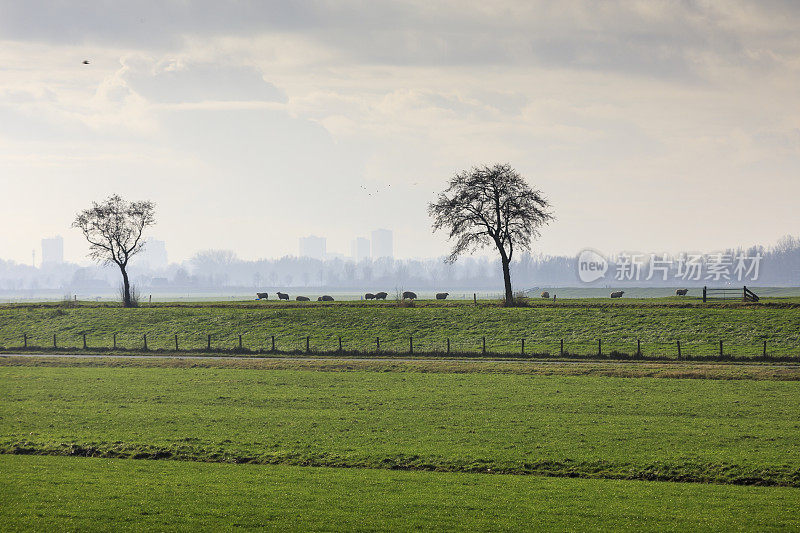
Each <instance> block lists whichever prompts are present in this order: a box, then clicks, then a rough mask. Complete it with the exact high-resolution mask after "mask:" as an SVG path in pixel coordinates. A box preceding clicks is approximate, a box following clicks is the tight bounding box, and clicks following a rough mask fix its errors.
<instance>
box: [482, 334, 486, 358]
mask: <svg viewBox="0 0 800 533" xmlns="http://www.w3.org/2000/svg"><path fill="white" fill-rule="evenodd" d="M483 355H486V337H483Z"/></svg>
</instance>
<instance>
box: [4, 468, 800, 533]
mask: <svg viewBox="0 0 800 533" xmlns="http://www.w3.org/2000/svg"><path fill="white" fill-rule="evenodd" d="M0 472H1V473H2V474H0V477H1V478H2V481H3V490H2V491H0V523H2V524H3V529H4V531H32V530H35V531H64V530H80V531H110V530H113V531H131V530H135V531H141V530H157V531H197V530H232V529H268V530H281V531H285V530H303V531H330V530H347V531H386V530H412V529H413V530H440V531H520V530H527V531H530V530H543V531H544V530H546V531H553V530H560V531H564V530H573V531H578V530H580V531H587V530H604V531H614V530H636V531H687V530H693V531H697V530H700V531H736V530H758V531H785V530H791V529H797V528H798V527H800V507H798V506H797V505H796V504H797V498H798V494H797V491H798V489H793V488H785V487H743V486H734V485H703V484H697V483H665V482H647V481H615V480H598V479H568V478H546V477H538V476H536V477H534V476H489V475H482V474H459V473H441V472H398V471H387V470H368V469H356V468H348V469H341V468H306V467H297V466H262V465H230V464H213V463H211V464H209V463H192V462H178V461H129V460H122V459H97V458H80V457H78V458H73V457H38V456H33V457H32V456H0Z"/></svg>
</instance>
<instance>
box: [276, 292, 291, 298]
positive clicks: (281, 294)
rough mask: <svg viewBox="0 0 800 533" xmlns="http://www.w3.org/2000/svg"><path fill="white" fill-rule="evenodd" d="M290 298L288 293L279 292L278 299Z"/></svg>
mask: <svg viewBox="0 0 800 533" xmlns="http://www.w3.org/2000/svg"><path fill="white" fill-rule="evenodd" d="M288 299H289V295H288V294H286V293H285V292H279V293H278V300H288Z"/></svg>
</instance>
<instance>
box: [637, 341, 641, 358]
mask: <svg viewBox="0 0 800 533" xmlns="http://www.w3.org/2000/svg"><path fill="white" fill-rule="evenodd" d="M641 356H642V339H636V357H641Z"/></svg>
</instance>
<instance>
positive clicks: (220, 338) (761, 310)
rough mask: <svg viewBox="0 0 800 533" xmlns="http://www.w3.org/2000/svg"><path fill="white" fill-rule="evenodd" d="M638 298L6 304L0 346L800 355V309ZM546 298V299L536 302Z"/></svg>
mask: <svg viewBox="0 0 800 533" xmlns="http://www.w3.org/2000/svg"><path fill="white" fill-rule="evenodd" d="M653 300H654V299H650V301H645V300H635V301H634V300H630V301H622V302H620V303H617V302H611V301H600V302H598V301H594V302H581V301H570V302H569V303H564V304H563V305H562V304H560V303H556V304H552V303H547V304H542V305H539V306H537V307H529V308H511V309H508V308H500V307H496V306H493V305H480V306H478V307H475V306H470V305H468V304H465V303H463V302H452V303H444V304H434V303H433V302H419V303H418V304H416V305H415V306H414V307H398V306H397V305H396V304H394V303H392V302H388V303H386V304H383V303H378V304H375V303H374V302H372V303H370V304H365V303H363V302H352V303H339V302H336V303H333V304H328V305H318V304H316V303H313V304H310V305H307V306H302V305H298V304H297V303H296V302H293V303H291V304H286V303H278V302H267V303H263V304H262V303H260V302H258V303H252V302H251V303H248V304H225V305H214V304H207V305H206V304H194V305H154V306H151V307H142V308H138V309H120V308H113V307H102V306H88V305H80V306H77V307H73V308H63V307H60V306H57V305H28V306H18V305H15V306H0V347H2V348H3V349H5V350H6V351H14V350H17V349H20V348H21V347H22V346H23V336H24V335H28V341H27V342H28V346H29V347H37V348H39V349H52V347H53V335H55V336H56V345H57V346H58V347H59V348H61V349H74V348H79V349H82V347H83V335H84V334H85V335H86V336H87V345H88V347H89V348H90V349H95V350H107V349H110V348H111V347H112V345H113V337H114V334H115V333H116V335H117V347H118V348H123V349H129V350H142V349H143V346H144V335H147V344H148V348H149V349H150V350H172V351H174V350H175V335H177V336H178V343H179V344H178V347H179V350H183V351H186V350H204V351H205V350H207V345H208V335H211V337H212V349H211V351H216V352H224V351H232V350H235V349H237V348H238V346H239V335H241V336H242V346H243V347H244V348H245V350H247V351H252V352H258V351H269V350H271V347H272V345H271V338H272V336H275V339H276V348H277V350H278V351H279V352H282V353H300V352H304V351H305V350H306V338H307V337H309V347H310V350H311V351H312V352H314V353H326V352H327V353H331V352H335V351H336V350H338V347H339V344H338V342H339V337H341V339H342V346H343V349H344V351H345V352H348V353H373V352H375V351H376V349H377V343H376V338H380V349H381V351H382V352H384V353H403V354H404V353H408V351H409V345H410V340H409V339H410V338H411V337H413V343H414V349H415V352H416V353H439V354H441V353H443V352H445V351H446V346H447V340H448V339H449V340H450V349H451V352H453V353H466V354H477V355H479V354H481V352H482V349H483V348H482V346H483V344H482V343H483V337H486V349H487V352H489V353H490V354H500V355H509V356H510V355H519V354H521V351H522V341H523V339H524V340H525V350H526V354H528V355H531V354H539V355H542V354H545V355H550V356H554V355H555V356H557V355H559V353H560V341H561V340H562V339H563V340H564V349H565V351H566V352H567V353H568V354H573V355H578V356H592V355H595V354H597V352H598V340H601V341H602V350H603V353H604V354H606V355H608V354H614V355H617V354H622V355H628V356H632V355H633V354H635V353H636V349H637V340H639V341H641V343H642V344H641V346H642V352H643V354H644V355H645V356H646V357H669V358H676V357H677V341H680V342H681V347H682V355H683V356H684V357H716V356H717V355H718V354H719V341H720V340H722V341H723V343H724V354H725V355H726V356H732V357H739V358H747V357H757V356H760V355H761V354H762V352H763V343H764V341H766V342H767V350H768V355H769V356H771V357H800V328H799V327H798V324H800V306H797V305H794V304H790V303H786V302H784V303H780V304H774V305H773V304H769V303H765V304H763V305H742V304H725V305H706V306H703V305H697V304H696V303H682V302H681V301H680V300H679V299H672V298H667V299H664V300H662V301H660V302H654V301H653ZM537 305H538V304H537Z"/></svg>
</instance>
